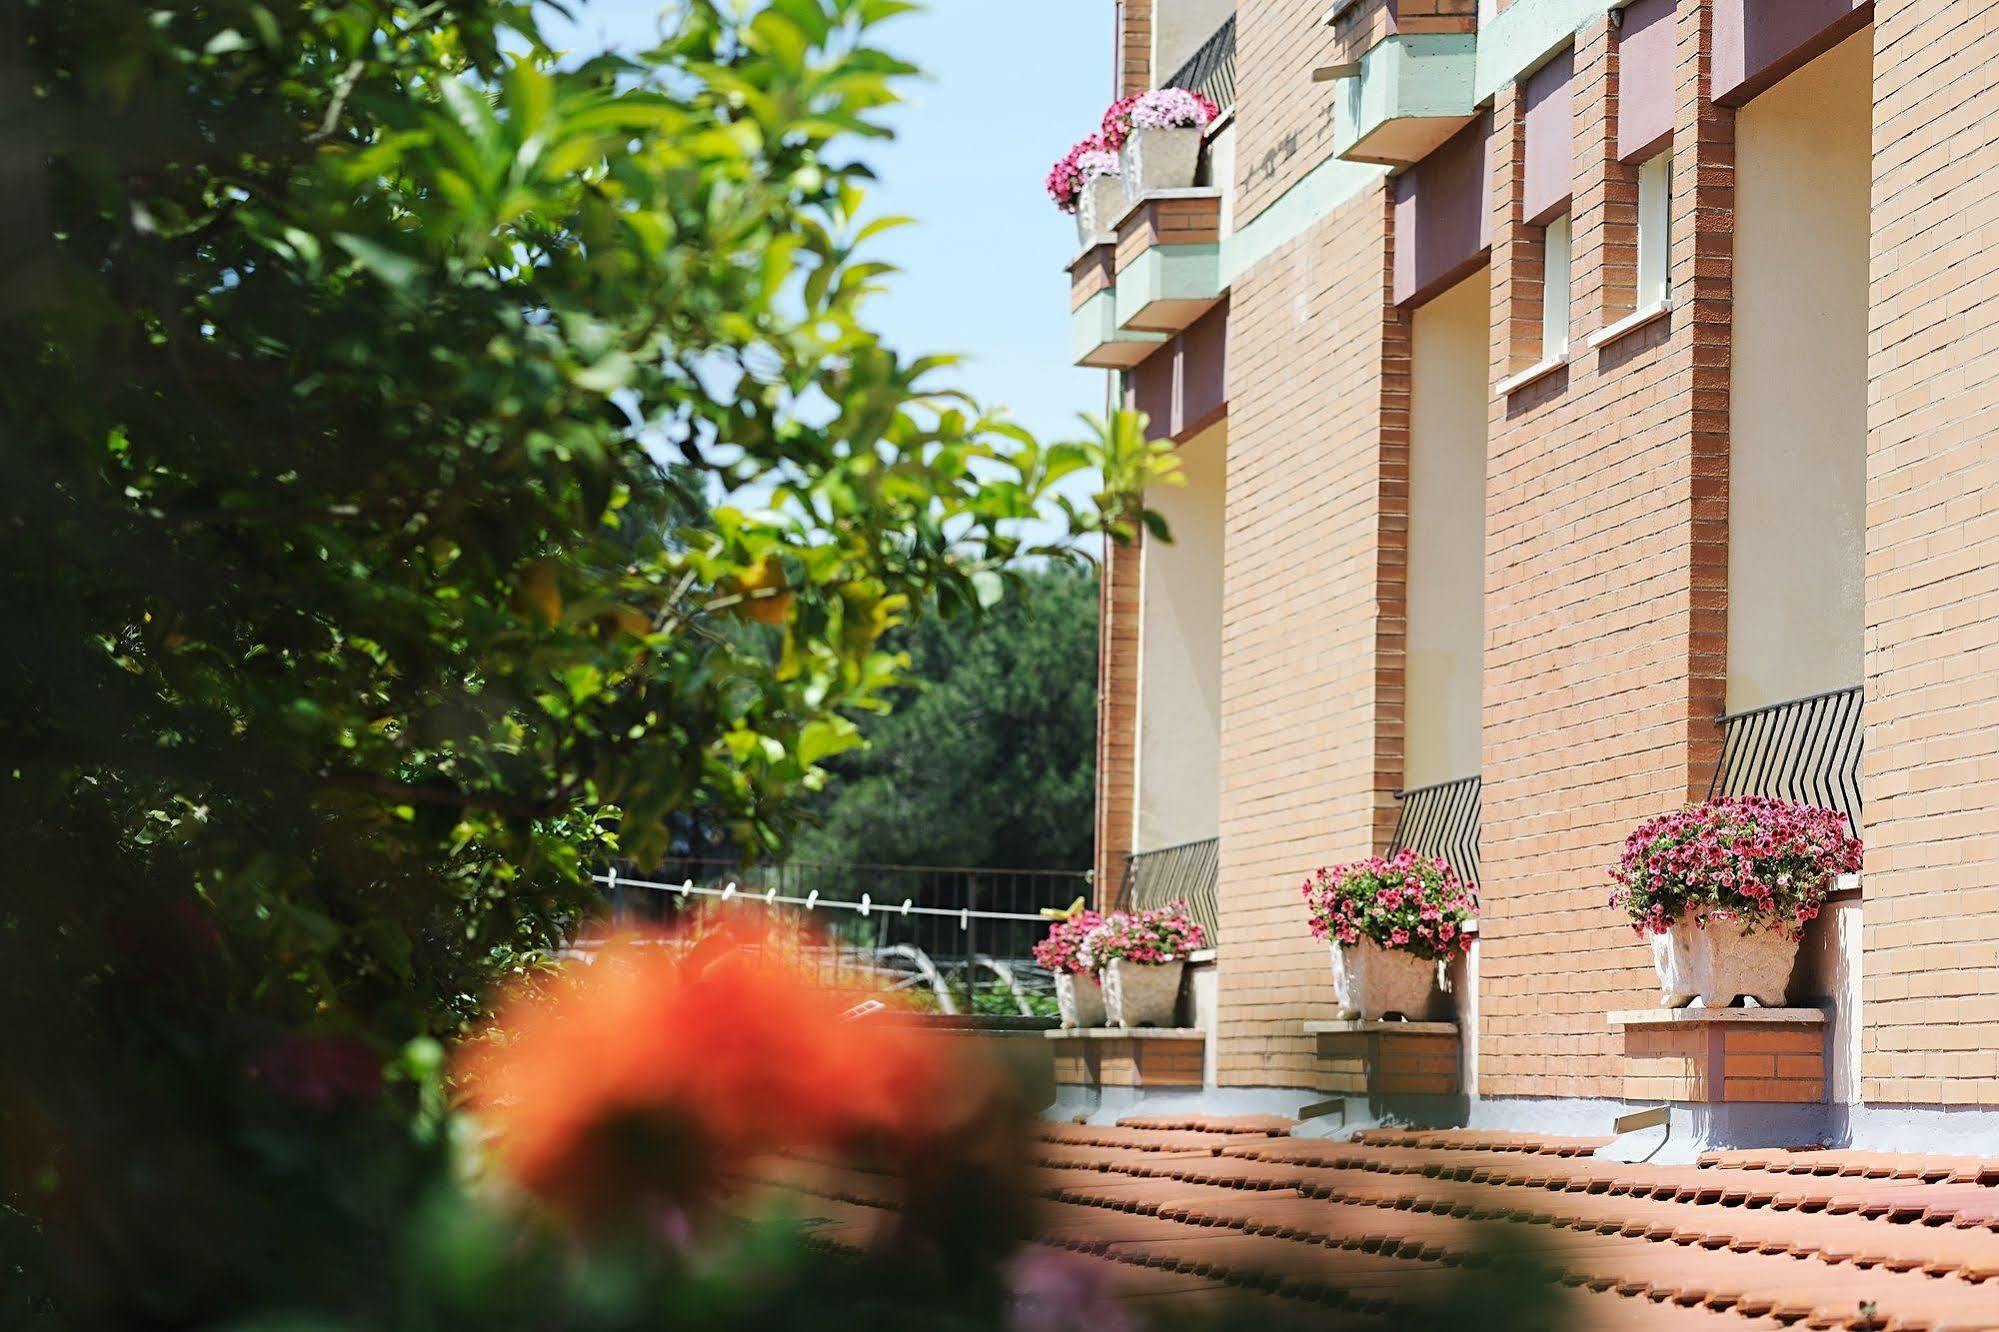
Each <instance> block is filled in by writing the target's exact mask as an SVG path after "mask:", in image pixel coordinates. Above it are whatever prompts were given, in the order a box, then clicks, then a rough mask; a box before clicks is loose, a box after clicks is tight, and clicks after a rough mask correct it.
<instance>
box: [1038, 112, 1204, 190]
mask: <svg viewBox="0 0 1999 1332" xmlns="http://www.w3.org/2000/svg"><path fill="white" fill-rule="evenodd" d="M1217 114H1219V113H1218V112H1217V111H1216V109H1215V103H1214V100H1213V99H1212V98H1210V97H1208V96H1207V95H1206V94H1204V93H1197V92H1191V91H1189V90H1188V89H1186V88H1155V89H1154V90H1153V91H1151V92H1142V93H1139V94H1137V95H1136V96H1133V97H1122V98H1119V99H1118V100H1117V101H1115V102H1112V103H1111V105H1110V109H1109V110H1107V111H1105V112H1104V119H1103V124H1102V126H1101V127H1100V128H1099V129H1098V130H1097V132H1096V133H1095V134H1092V135H1090V136H1089V137H1088V138H1086V139H1084V140H1083V141H1082V142H1081V143H1078V144H1076V145H1075V146H1074V147H1072V148H1070V149H1069V151H1068V152H1066V153H1064V154H1063V155H1062V160H1061V161H1059V162H1057V163H1056V164H1055V165H1054V166H1052V167H1050V168H1049V169H1048V180H1047V189H1048V197H1049V198H1051V199H1053V200H1054V201H1055V206H1056V207H1057V208H1059V209H1061V210H1062V211H1063V212H1065V213H1073V212H1075V211H1076V204H1077V200H1078V199H1079V198H1080V197H1081V196H1082V193H1083V187H1084V186H1085V185H1087V184H1089V183H1090V182H1091V181H1092V180H1095V179H1096V178H1097V177H1098V176H1115V175H1117V174H1118V151H1119V150H1120V149H1122V148H1123V147H1124V141H1125V140H1126V139H1129V138H1130V137H1131V132H1132V130H1134V129H1199V128H1201V127H1202V126H1203V125H1206V124H1208V123H1209V122H1211V121H1212V120H1214V118H1215V116H1216V115H1217Z"/></svg>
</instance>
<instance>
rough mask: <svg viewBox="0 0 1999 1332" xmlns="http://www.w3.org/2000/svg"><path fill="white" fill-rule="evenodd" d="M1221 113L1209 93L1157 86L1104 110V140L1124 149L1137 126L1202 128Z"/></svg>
mask: <svg viewBox="0 0 1999 1332" xmlns="http://www.w3.org/2000/svg"><path fill="white" fill-rule="evenodd" d="M1217 114H1219V112H1218V111H1217V109H1216V107H1215V103H1214V101H1213V99H1211V98H1210V97H1208V96H1207V94H1205V93H1197V92H1192V91H1190V90H1188V89H1186V88H1155V89H1153V90H1152V91H1151V92H1142V93H1138V94H1137V95H1135V96H1132V97H1124V98H1120V99H1118V100H1117V101H1115V102H1112V103H1111V105H1110V109H1109V110H1108V111H1105V112H1104V126H1103V138H1104V143H1105V145H1106V146H1108V147H1110V148H1112V149H1118V148H1122V147H1124V141H1125V140H1126V139H1128V138H1130V137H1131V132H1132V131H1133V130H1135V129H1201V128H1202V127H1204V126H1206V125H1207V124H1209V123H1210V122H1211V121H1213V120H1214V118H1215V116H1216V115H1217Z"/></svg>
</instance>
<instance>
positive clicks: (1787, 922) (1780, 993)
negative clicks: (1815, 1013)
mask: <svg viewBox="0 0 1999 1332" xmlns="http://www.w3.org/2000/svg"><path fill="white" fill-rule="evenodd" d="M1860 859H1861V844H1860V839H1859V838H1857V837H1855V836H1854V835H1853V834H1852V832H1851V831H1850V830H1849V829H1848V827H1847V822H1846V817H1845V816H1844V815H1842V814H1839V813H1836V812H1834V811H1832V810H1829V809H1817V808H1814V807H1812V806H1810V805H1800V804H1796V803H1794V802H1792V801H1789V800H1772V799H1768V798H1766V797H1763V796H1724V797H1721V798H1719V799H1715V800H1707V801H1703V802H1702V803H1700V804H1698V805H1691V806H1689V807H1687V808H1686V809H1680V810H1675V811H1673V812H1672V813H1670V814H1661V815H1659V816H1658V817H1656V818H1652V819H1647V820H1646V821H1645V822H1644V823H1641V824H1639V825H1638V827H1637V828H1635V829H1633V830H1632V833H1631V835H1630V836H1629V837H1627V838H1626V839H1625V841H1624V854H1623V856H1622V857H1620V858H1619V860H1618V863H1617V865H1616V866H1615V867H1614V868H1613V869H1612V870H1611V871H1610V878H1611V882H1612V885H1613V887H1612V889H1611V894H1610V902H1611V905H1612V906H1616V907H1621V908H1622V909H1623V910H1624V911H1625V912H1626V914H1628V915H1629V916H1630V917H1631V927H1632V929H1633V930H1634V931H1636V932H1637V934H1638V935H1639V937H1640V938H1645V939H1649V940H1650V941H1651V943H1652V960H1653V964H1654V965H1655V966H1656V967H1657V968H1658V971H1659V981H1660V990H1661V992H1662V995H1663V997H1662V999H1661V1002H1662V1003H1664V1004H1666V1005H1668V1006H1671V1007H1680V1006H1682V1005H1685V1004H1688V1003H1691V1002H1693V1001H1694V1000H1695V999H1698V1000H1700V1002H1701V1003H1702V1004H1703V1005H1705V1006H1707V1007H1722V1006H1726V1005H1728V1004H1730V1003H1733V1002H1734V1001H1735V999H1736V998H1737V997H1740V996H1746V997H1748V998H1751V999H1753V1000H1755V1001H1756V1002H1757V1003H1759V1004H1765V1005H1776V1004H1781V1003H1783V1001H1784V991H1785V989H1786V987H1787V985H1788V982H1789V979H1790V974H1791V968H1792V965H1793V963H1794V962H1795V960H1796V957H1797V951H1798V943H1799V941H1800V940H1801V939H1802V938H1803V937H1804V930H1805V926H1806V925H1807V924H1808V923H1810V922H1811V921H1812V920H1813V919H1814V918H1816V917H1817V916H1818V914H1819V912H1820V910H1821V909H1822V908H1823V907H1824V905H1825V899H1826V894H1827V893H1828V892H1829V891H1830V890H1831V888H1832V884H1833V881H1834V880H1835V879H1836V878H1837V877H1838V876H1840V875H1842V874H1857V873H1858V872H1859V871H1860Z"/></svg>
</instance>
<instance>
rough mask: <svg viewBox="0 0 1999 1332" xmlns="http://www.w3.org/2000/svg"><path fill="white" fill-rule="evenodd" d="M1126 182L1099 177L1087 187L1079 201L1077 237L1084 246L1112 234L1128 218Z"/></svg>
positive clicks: (1087, 184)
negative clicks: (1124, 218) (1122, 219)
mask: <svg viewBox="0 0 1999 1332" xmlns="http://www.w3.org/2000/svg"><path fill="white" fill-rule="evenodd" d="M1124 210H1125V198H1124V182H1123V181H1121V180H1119V179H1118V178H1117V177H1116V176H1096V177H1093V178H1091V179H1090V180H1088V181H1085V182H1084V184H1083V192H1082V194H1081V195H1079V196H1078V197H1077V201H1076V237H1077V239H1078V240H1079V241H1081V242H1082V243H1083V244H1084V245H1089V244H1091V243H1092V242H1094V241H1097V240H1101V239H1103V238H1104V237H1106V236H1108V235H1110V234H1111V229H1112V228H1113V227H1115V226H1117V220H1118V219H1119V218H1120V217H1122V216H1124Z"/></svg>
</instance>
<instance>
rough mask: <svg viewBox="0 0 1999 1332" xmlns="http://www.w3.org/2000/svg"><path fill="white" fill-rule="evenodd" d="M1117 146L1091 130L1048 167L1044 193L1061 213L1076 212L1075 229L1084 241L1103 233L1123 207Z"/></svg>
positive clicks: (1091, 239)
mask: <svg viewBox="0 0 1999 1332" xmlns="http://www.w3.org/2000/svg"><path fill="white" fill-rule="evenodd" d="M1119 169H1120V168H1119V166H1118V155H1117V150H1116V149H1114V148H1112V147H1110V146H1109V145H1108V144H1106V143H1105V141H1104V136H1103V135H1102V134H1092V135H1090V136H1089V137H1088V138H1087V139H1084V140H1083V141H1082V142H1080V143H1078V144H1076V145H1075V146H1074V147H1072V148H1071V149H1069V151H1068V152H1067V153H1065V154H1063V156H1062V160H1061V161H1059V162H1057V163H1056V164H1055V165H1054V166H1052V167H1050V168H1049V169H1048V182H1047V185H1048V197H1049V198H1050V199H1053V200H1054V201H1055V206H1056V207H1057V208H1059V209H1061V210H1062V211H1063V212H1065V213H1074V214H1075V215H1076V232H1077V235H1078V236H1079V237H1080V238H1081V239H1082V241H1083V243H1084V244H1086V245H1087V244H1089V243H1090V242H1091V241H1093V240H1095V239H1096V238H1097V237H1099V236H1101V235H1103V234H1104V230H1105V228H1107V227H1108V226H1109V225H1110V224H1111V223H1112V222H1113V221H1114V220H1115V219H1116V218H1117V215H1118V214H1119V213H1120V212H1121V211H1122V210H1123V208H1124V184H1123V182H1122V181H1120V180H1119V179H1118V171H1119Z"/></svg>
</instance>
